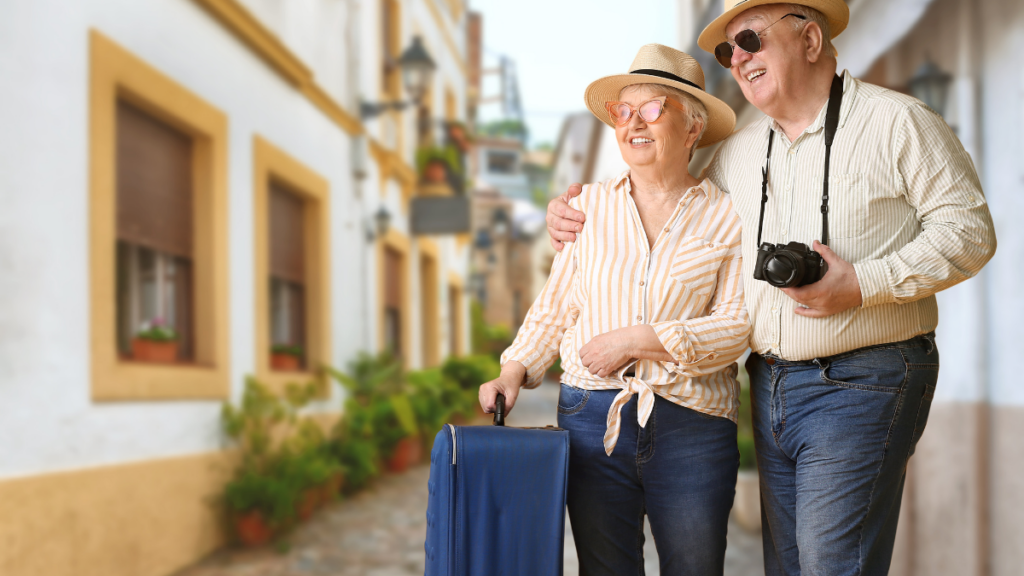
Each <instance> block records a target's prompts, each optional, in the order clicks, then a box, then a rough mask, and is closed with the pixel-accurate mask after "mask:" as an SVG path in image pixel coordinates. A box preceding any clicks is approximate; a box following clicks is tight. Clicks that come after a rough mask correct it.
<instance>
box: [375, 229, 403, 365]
mask: <svg viewBox="0 0 1024 576" xmlns="http://www.w3.org/2000/svg"><path fill="white" fill-rule="evenodd" d="M409 245H410V243H409V238H408V237H407V236H405V235H403V234H401V233H400V232H397V231H396V230H394V229H391V230H388V231H387V233H386V234H384V235H383V236H380V237H379V238H378V241H377V286H378V287H379V288H378V290H377V294H379V295H380V296H381V299H380V302H379V304H378V306H379V308H378V310H379V312H378V314H379V317H378V318H379V320H378V326H379V330H378V350H382V351H384V350H389V351H391V353H393V354H395V355H397V356H398V357H399V358H402V359H403V360H405V361H408V360H409V354H408V353H409V350H411V343H410V336H411V335H412V333H411V331H410V328H409V322H410V319H411V318H410V315H409V302H410V297H409V286H408V284H409V273H408V268H409V259H408V258H409V249H410V248H409Z"/></svg>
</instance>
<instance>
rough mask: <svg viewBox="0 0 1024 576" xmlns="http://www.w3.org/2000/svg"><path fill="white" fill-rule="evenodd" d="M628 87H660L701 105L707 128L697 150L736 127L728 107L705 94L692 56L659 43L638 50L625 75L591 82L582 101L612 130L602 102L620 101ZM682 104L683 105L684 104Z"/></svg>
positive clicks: (719, 138)
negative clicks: (667, 87) (703, 108)
mask: <svg viewBox="0 0 1024 576" xmlns="http://www.w3.org/2000/svg"><path fill="white" fill-rule="evenodd" d="M631 84H661V85H663V86H671V87H673V88H677V89H679V90H682V91H683V92H686V93H687V94H689V95H691V96H693V97H694V98H696V99H697V100H700V101H701V103H703V104H704V107H705V108H706V109H707V111H708V126H707V128H706V129H705V130H704V136H702V137H701V139H700V142H698V143H697V147H698V148H700V147H703V146H709V145H711V144H714V143H715V142H718V141H720V140H724V139H725V138H726V137H727V136H728V135H729V134H732V129H733V127H734V126H736V113H735V112H733V111H732V108H730V107H729V105H728V104H726V103H725V102H722V101H721V100H719V99H718V98H715V97H714V96H712V95H710V94H708V93H707V92H705V91H704V71H703V70H702V69H701V67H700V64H698V63H697V61H696V60H694V59H693V57H692V56H690V55H689V54H687V53H685V52H680V51H679V50H676V49H675V48H669V47H668V46H662V45H661V44H648V45H646V46H643V47H642V48H640V51H639V52H638V53H637V55H636V58H634V59H633V64H631V65H630V67H629V72H628V73H626V74H616V75H614V76H605V77H604V78H599V79H597V80H595V81H593V82H591V83H590V86H587V91H586V92H585V93H584V95H583V99H584V100H585V101H586V103H587V108H589V109H590V111H591V112H593V114H594V116H597V118H598V120H600V121H602V122H604V123H605V124H607V125H609V126H611V127H612V128H614V127H615V123H614V122H612V120H611V118H610V117H609V116H608V110H606V109H605V107H604V103H605V102H614V101H616V100H618V99H619V93H620V92H622V89H623V88H625V87H626V86H629V85H631ZM684 104H685V103H684Z"/></svg>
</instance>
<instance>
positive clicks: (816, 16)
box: [786, 4, 836, 56]
mask: <svg viewBox="0 0 1024 576" xmlns="http://www.w3.org/2000/svg"><path fill="white" fill-rule="evenodd" d="M786 6H787V8H788V9H789V12H791V13H793V14H799V15H800V16H803V17H804V18H807V21H801V20H798V19H796V18H794V19H792V22H793V29H794V30H796V31H799V30H800V28H801V27H803V26H804V25H805V24H807V22H808V21H810V22H814V23H815V24H817V25H818V28H821V47H822V53H823V54H828V55H830V56H835V55H836V49H835V46H833V45H832V28H831V27H829V25H828V18H826V17H825V15H824V14H822V13H821V12H819V11H818V10H816V9H814V8H811V7H810V6H804V5H803V4H787V5H786Z"/></svg>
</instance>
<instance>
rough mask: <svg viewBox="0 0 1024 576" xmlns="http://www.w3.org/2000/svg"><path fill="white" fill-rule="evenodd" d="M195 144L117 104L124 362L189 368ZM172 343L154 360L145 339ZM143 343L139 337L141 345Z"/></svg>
mask: <svg viewBox="0 0 1024 576" xmlns="http://www.w3.org/2000/svg"><path fill="white" fill-rule="evenodd" d="M192 177H193V174H192V139H191V138H189V137H188V136H187V135H185V134H182V133H181V132H179V131H177V130H175V129H173V128H171V127H170V126H167V125H166V124H164V123H163V122H160V121H159V120H157V119H155V118H153V117H152V116H150V115H148V114H146V113H145V112H143V111H141V110H139V109H138V108H136V107H134V106H132V105H131V104H128V103H126V102H118V103H117V263H116V274H117V328H118V330H117V342H118V350H119V352H120V355H121V357H122V358H124V359H131V360H135V361H140V362H147V361H150V362H151V361H161V360H162V361H168V360H177V361H190V360H192V359H193V347H192V308H193V306H192V300H193V294H192V259H193V258H192V251H193V247H192V236H193V222H192ZM154 328H164V329H165V331H164V334H166V335H167V337H171V336H173V339H171V340H169V341H167V342H165V343H162V344H160V345H161V346H164V347H168V353H169V354H170V356H171V357H169V358H159V354H156V353H154V352H152V351H151V350H154V348H153V346H152V345H147V344H149V343H148V342H146V340H147V339H146V338H145V336H146V335H147V334H148V333H150V331H151V330H152V329H154ZM140 336H142V337H140Z"/></svg>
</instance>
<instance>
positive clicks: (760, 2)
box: [697, 0, 850, 54]
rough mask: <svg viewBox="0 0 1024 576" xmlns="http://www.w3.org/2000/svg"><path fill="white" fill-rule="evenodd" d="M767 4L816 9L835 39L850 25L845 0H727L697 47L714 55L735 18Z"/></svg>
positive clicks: (701, 35) (700, 38)
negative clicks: (788, 0)
mask: <svg viewBox="0 0 1024 576" xmlns="http://www.w3.org/2000/svg"><path fill="white" fill-rule="evenodd" d="M765 4H799V5H800V6H807V7H808V8H814V9H815V10H817V11H818V12H821V13H822V14H824V15H825V18H828V27H829V32H831V36H832V37H833V38H835V37H836V36H839V33H840V32H842V31H843V30H846V25H847V24H849V23H850V7H849V6H847V5H846V2H844V1H843V0H791V1H790V2H783V1H780V0H725V11H724V12H723V13H722V15H721V16H719V17H718V18H715V19H714V21H713V22H711V24H708V27H707V28H705V29H704V31H703V32H701V33H700V37H698V38H697V45H698V46H700V47H701V49H702V50H705V51H707V52H711V53H712V54H714V53H715V46H718V45H719V44H721V43H722V42H725V41H726V40H728V38H726V36H725V28H726V27H727V26H728V25H729V22H732V19H733V18H735V17H737V16H739V15H740V14H742V13H743V12H744V11H746V10H750V9H751V8H753V7H755V6H764V5H765Z"/></svg>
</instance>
